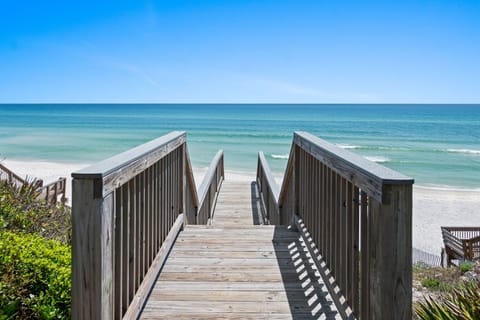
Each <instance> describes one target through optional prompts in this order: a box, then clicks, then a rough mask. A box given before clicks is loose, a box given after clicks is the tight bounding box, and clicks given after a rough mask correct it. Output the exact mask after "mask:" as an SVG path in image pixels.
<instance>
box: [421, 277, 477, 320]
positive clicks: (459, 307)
mask: <svg viewBox="0 0 480 320" xmlns="http://www.w3.org/2000/svg"><path fill="white" fill-rule="evenodd" d="M415 311H416V314H417V316H418V317H419V318H420V319H422V320H434V319H445V320H450V319H465V320H473V319H480V287H479V286H478V284H473V283H471V284H468V285H466V286H465V287H463V288H459V289H454V290H453V291H452V292H451V293H449V294H447V295H446V296H444V297H442V299H433V298H431V297H429V298H427V299H426V300H425V302H419V303H418V304H417V306H416V309H415Z"/></svg>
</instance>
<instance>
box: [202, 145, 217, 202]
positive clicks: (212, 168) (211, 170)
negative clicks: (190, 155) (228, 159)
mask: <svg viewBox="0 0 480 320" xmlns="http://www.w3.org/2000/svg"><path fill="white" fill-rule="evenodd" d="M222 159H223V150H219V151H218V152H217V154H216V155H215V157H213V159H212V162H210V165H209V167H208V171H207V172H206V173H205V176H204V177H203V180H202V183H201V184H200V187H199V188H198V203H199V207H201V204H202V203H203V202H204V200H205V198H206V196H207V191H208V190H209V189H210V185H211V183H212V179H213V178H214V176H215V172H216V169H217V166H218V165H219V163H220V160H222Z"/></svg>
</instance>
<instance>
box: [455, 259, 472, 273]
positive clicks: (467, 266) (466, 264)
mask: <svg viewBox="0 0 480 320" xmlns="http://www.w3.org/2000/svg"><path fill="white" fill-rule="evenodd" d="M474 266H475V265H474V264H473V262H471V261H462V262H460V264H459V265H458V267H459V268H460V272H461V273H465V272H468V271H471V270H473V267H474Z"/></svg>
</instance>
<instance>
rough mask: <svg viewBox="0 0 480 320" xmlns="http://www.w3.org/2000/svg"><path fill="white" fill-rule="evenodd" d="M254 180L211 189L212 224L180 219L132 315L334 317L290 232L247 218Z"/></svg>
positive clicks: (303, 249) (318, 280)
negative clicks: (214, 196) (158, 270)
mask: <svg viewBox="0 0 480 320" xmlns="http://www.w3.org/2000/svg"><path fill="white" fill-rule="evenodd" d="M255 194H256V189H255V182H254V181H251V182H248V181H245V182H232V181H229V179H228V175H227V177H226V179H225V181H224V182H223V185H222V190H221V192H220V193H219V196H218V199H217V203H216V208H215V214H214V216H213V219H212V225H210V226H199V225H188V226H186V227H185V230H184V231H183V232H181V233H180V234H179V236H178V238H177V240H176V242H175V245H174V246H173V248H172V251H171V253H170V255H169V258H168V260H167V261H166V263H165V266H164V267H163V269H162V271H161V273H160V275H159V277H158V280H157V282H156V283H155V286H154V287H153V290H152V291H151V294H150V297H149V299H148V301H147V303H146V305H145V308H144V310H143V312H142V314H141V316H140V319H155V318H157V319H158V318H168V317H174V318H179V319H318V318H322V317H323V318H325V319H339V317H338V313H337V312H336V310H335V306H334V304H333V302H332V299H331V297H330V296H329V293H328V292H327V291H326V290H325V285H324V283H323V281H322V279H321V278H320V277H319V274H318V270H316V268H315V266H314V265H313V264H312V263H311V260H310V257H309V255H308V253H307V251H306V247H305V244H304V243H303V241H302V239H301V238H300V237H299V234H298V232H296V231H292V230H290V229H288V228H287V227H285V226H267V225H254V223H255V222H258V221H257V220H256V218H255V217H256V215H257V212H256V210H257V207H256V205H255V201H256V200H255V199H256V198H255V197H256V195H255Z"/></svg>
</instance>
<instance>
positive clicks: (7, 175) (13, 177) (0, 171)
mask: <svg viewBox="0 0 480 320" xmlns="http://www.w3.org/2000/svg"><path fill="white" fill-rule="evenodd" d="M0 179H1V180H4V181H8V182H10V183H13V184H15V185H18V186H21V185H23V184H25V183H26V181H25V180H24V179H22V178H21V177H20V176H18V175H17V174H15V172H13V171H12V170H10V169H8V168H7V167H5V166H4V165H2V164H1V163H0Z"/></svg>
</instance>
